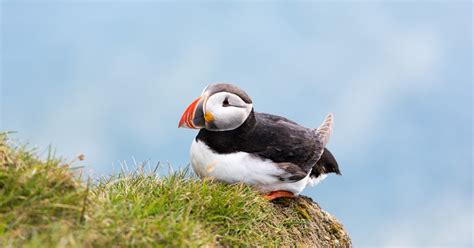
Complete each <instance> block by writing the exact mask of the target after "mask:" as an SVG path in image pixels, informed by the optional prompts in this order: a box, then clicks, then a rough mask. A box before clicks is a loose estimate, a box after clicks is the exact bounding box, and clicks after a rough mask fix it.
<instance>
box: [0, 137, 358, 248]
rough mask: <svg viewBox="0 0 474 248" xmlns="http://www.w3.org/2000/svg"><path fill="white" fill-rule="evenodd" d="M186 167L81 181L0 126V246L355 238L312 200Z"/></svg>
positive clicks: (262, 242)
mask: <svg viewBox="0 0 474 248" xmlns="http://www.w3.org/2000/svg"><path fill="white" fill-rule="evenodd" d="M188 174H189V173H188V172H187V171H179V172H176V173H173V174H171V175H168V176H165V177H159V176H157V175H156V174H155V173H145V172H138V171H137V172H135V173H128V174H127V173H121V174H119V175H115V176H111V177H109V178H103V179H100V180H97V181H95V182H92V183H91V182H89V183H84V182H83V180H81V179H80V178H79V177H77V176H74V175H73V170H72V169H71V168H70V165H68V164H65V163H63V162H61V161H60V160H58V159H55V158H54V157H52V156H48V158H47V159H46V160H45V161H42V160H39V159H38V158H37V157H36V156H35V154H34V152H32V151H28V150H27V149H25V148H24V147H14V148H12V146H9V145H8V144H7V137H6V135H5V134H0V196H1V198H0V247H18V246H33V247H38V246H41V247H54V246H67V247H110V246H139V247H143V246H145V247H148V246H166V247H195V246H249V245H252V246H292V245H295V244H305V243H306V242H305V241H304V240H309V238H311V237H313V238H314V237H316V236H315V233H314V232H315V230H316V231H317V230H319V229H317V228H316V229H315V227H318V228H322V229H321V230H319V231H320V232H319V234H318V235H317V236H320V235H323V236H322V239H323V241H322V242H326V244H328V245H331V244H332V245H337V246H347V245H349V244H350V241H349V239H348V237H347V235H346V234H345V232H344V231H343V229H342V226H340V224H338V223H337V222H335V220H334V219H333V218H332V217H331V216H330V215H329V214H327V213H325V212H324V211H322V210H320V209H319V207H317V205H314V204H313V205H314V206H315V207H316V208H317V209H316V210H318V209H319V210H318V211H316V212H314V213H313V212H312V211H315V210H314V209H313V208H314V207H313V205H311V204H312V203H311V204H309V203H308V202H309V201H308V200H302V199H303V198H301V199H299V200H297V201H293V202H286V203H285V202H283V203H282V204H274V203H271V202H267V201H265V200H264V199H263V198H262V197H260V196H259V195H258V193H257V192H255V191H254V190H253V189H252V188H251V187H248V186H245V185H224V184H220V183H216V182H211V181H201V180H198V179H197V178H195V177H193V176H191V175H188ZM299 201H301V202H300V203H298V202H299ZM305 204H306V205H308V204H309V205H308V206H309V209H308V206H305ZM310 205H311V206H310ZM318 214H323V215H324V216H322V217H321V216H318ZM314 216H315V217H314ZM314 218H317V219H314ZM324 218H326V219H324ZM318 220H320V221H323V222H324V221H326V222H327V223H329V224H321V223H323V222H321V223H319V224H318V223H317V221H318ZM334 223H336V224H338V225H339V226H337V225H336V224H334ZM326 233H327V235H326ZM316 239H317V240H316V242H319V241H318V240H319V239H321V238H319V237H316ZM312 242H313V241H312ZM344 242H345V243H344ZM306 244H307V243H306Z"/></svg>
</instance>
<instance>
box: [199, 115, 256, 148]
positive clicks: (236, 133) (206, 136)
mask: <svg viewBox="0 0 474 248" xmlns="http://www.w3.org/2000/svg"><path fill="white" fill-rule="evenodd" d="M256 124H257V120H256V118H255V112H254V111H253V109H252V111H250V114H249V116H248V117H247V119H246V120H245V121H244V123H242V125H240V126H239V127H238V128H236V129H233V130H228V131H209V130H206V129H201V130H200V131H199V134H198V136H197V137H196V139H201V140H209V141H215V140H221V141H222V140H234V141H235V140H236V139H235V138H237V139H238V138H242V137H245V135H248V134H249V133H251V132H252V131H253V129H254V128H255V126H256Z"/></svg>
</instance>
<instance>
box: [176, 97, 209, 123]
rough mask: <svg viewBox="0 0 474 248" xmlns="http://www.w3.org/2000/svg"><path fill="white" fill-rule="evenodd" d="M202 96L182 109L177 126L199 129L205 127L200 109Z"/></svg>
mask: <svg viewBox="0 0 474 248" xmlns="http://www.w3.org/2000/svg"><path fill="white" fill-rule="evenodd" d="M202 99H203V98H202V97H198V98H197V99H196V100H194V101H193V102H192V103H191V104H190V105H189V106H188V107H187V108H186V110H185V111H184V113H183V115H182V116H181V119H180V120H179V124H178V128H180V127H184V128H193V129H200V128H203V127H205V120H204V114H203V109H202V103H203V101H202Z"/></svg>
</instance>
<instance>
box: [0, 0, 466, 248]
mask: <svg viewBox="0 0 474 248" xmlns="http://www.w3.org/2000/svg"><path fill="white" fill-rule="evenodd" d="M0 6H1V92H0V99H1V100H0V104H1V105H0V106H1V112H0V120H1V121H0V130H3V131H6V130H9V131H16V132H17V134H15V135H13V138H15V139H16V140H19V141H20V142H28V143H30V145H31V146H33V147H34V146H38V147H40V151H43V152H44V151H46V148H47V146H48V145H50V144H51V145H52V146H53V147H54V148H56V153H57V154H58V155H60V156H62V157H64V158H68V159H72V158H74V157H76V156H77V155H78V154H85V156H86V160H85V161H83V162H81V163H80V164H78V165H84V166H87V172H88V173H89V174H90V175H92V176H94V177H99V176H101V175H109V174H111V173H117V172H119V171H120V170H121V166H120V163H119V162H120V161H127V163H128V164H129V165H130V164H133V160H136V161H150V163H151V164H156V163H157V162H158V161H161V162H162V163H164V164H168V163H169V164H170V165H172V166H173V168H175V169H177V168H180V167H184V166H186V165H187V164H189V147H190V144H191V141H192V139H193V138H194V137H195V135H196V134H197V133H196V131H194V130H189V129H177V124H178V121H179V118H180V117H181V114H182V113H183V111H184V109H185V108H186V107H187V106H188V104H189V103H190V102H191V101H192V100H194V99H195V98H196V97H197V96H198V95H199V94H200V93H201V91H202V90H203V88H204V87H205V86H206V85H207V84H209V83H212V82H232V83H235V84H237V85H239V86H240V87H241V88H243V89H245V90H246V91H247V92H248V94H249V95H250V96H251V97H252V98H253V100H254V107H255V110H256V111H260V112H268V113H273V114H278V115H282V116H285V117H288V118H290V119H292V120H294V121H297V122H299V123H300V124H302V125H305V126H308V127H317V126H318V125H319V124H320V123H321V121H322V120H323V118H324V116H325V115H326V114H327V113H329V112H333V113H334V115H335V130H334V136H333V138H332V139H331V142H330V144H329V148H330V149H331V151H332V152H333V154H334V155H335V156H336V158H337V159H338V162H339V165H340V168H341V170H342V173H343V176H341V177H338V176H329V177H328V178H327V179H326V180H325V181H324V182H323V183H321V184H320V185H318V186H317V187H313V188H308V189H306V190H305V192H304V194H306V195H308V196H311V197H313V199H315V200H316V201H317V202H318V203H319V204H320V205H321V206H322V207H323V208H324V209H326V210H327V211H329V212H330V213H332V214H333V215H335V216H336V217H337V218H338V219H339V220H340V221H341V222H342V223H343V224H344V226H345V227H346V228H347V229H348V231H349V233H350V235H351V237H352V239H353V243H354V244H355V247H371V246H373V247H386V246H402V247H406V246H416V247H432V246H438V247H464V246H466V247H468V246H469V247H470V246H472V245H473V238H472V232H473V218H474V216H473V212H474V211H473V187H472V186H473V184H472V183H473V180H472V178H473V173H472V172H473V170H472V165H473V160H472V153H473V146H472V137H473V136H472V135H473V133H472V126H473V123H472V114H473V111H472V106H473V105H472V95H473V91H472V90H473V89H472V85H473V82H472V68H473V67H472V66H473V64H472V55H473V53H472V30H473V29H472V7H473V6H472V2H470V1H465V2H454V3H453V2H449V3H448V2H444V3H441V2H418V3H416V2H403V3H402V2H396V3H395V2H392V3H375V2H370V3H369V2H367V3H362V2H357V3H355V2H353V3H350V2H344V3H343V2H339V3H329V2H299V3H291V4H290V3H286V2H278V3H277V2H274V3H272V2H261V3H251V2H245V3H244V2H242V3H240V2H233V3H223V2H208V3H206V4H197V3H192V2H153V1H140V2H127V1H100V2H81V1H64V2H62V1H47V2H41V1H35V2H33V1H31V2H30V1H2V2H1V5H0Z"/></svg>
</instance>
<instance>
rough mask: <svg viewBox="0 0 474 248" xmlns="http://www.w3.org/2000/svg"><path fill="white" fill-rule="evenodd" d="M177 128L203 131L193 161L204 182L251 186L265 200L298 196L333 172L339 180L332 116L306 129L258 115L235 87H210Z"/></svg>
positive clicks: (195, 144)
mask: <svg viewBox="0 0 474 248" xmlns="http://www.w3.org/2000/svg"><path fill="white" fill-rule="evenodd" d="M178 127H179V128H191V129H199V132H198V135H197V136H196V138H195V139H193V141H192V144H191V149H190V158H191V165H192V168H193V170H194V172H195V173H196V174H197V175H198V176H199V177H200V178H202V179H204V178H208V179H212V180H216V181H220V182H224V183H228V184H235V183H244V184H248V185H252V186H253V187H254V188H256V189H257V190H258V191H260V193H262V194H263V196H264V198H266V199H267V200H274V199H277V198H281V197H287V198H292V197H295V196H297V195H299V194H300V193H301V192H302V191H303V189H304V188H305V187H306V186H308V185H311V186H313V185H316V184H318V183H319V182H321V181H322V180H323V179H325V178H326V176H327V175H328V174H329V173H335V174H337V175H341V172H340V170H339V166H338V163H337V161H336V159H335V158H334V156H333V155H332V154H331V152H330V151H329V150H328V149H327V148H326V145H327V143H328V142H329V138H330V136H331V134H332V131H333V115H332V114H328V115H327V116H326V118H325V119H324V121H323V122H322V124H321V125H319V127H317V128H306V127H303V126H301V125H299V124H298V123H296V122H294V121H291V120H289V119H287V118H284V117H281V116H277V115H272V114H267V113H259V112H255V111H254V108H253V101H252V99H251V98H250V97H249V95H248V94H247V93H246V92H245V91H243V90H242V89H240V88H239V87H237V86H235V85H233V84H228V83H216V84H210V85H208V86H207V87H206V88H205V89H204V90H203V92H202V93H201V95H200V96H199V97H198V98H197V99H195V100H194V101H193V102H192V103H191V104H190V105H189V106H188V107H187V108H186V110H185V111H184V113H183V115H182V116H181V119H180V121H179V124H178Z"/></svg>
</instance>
